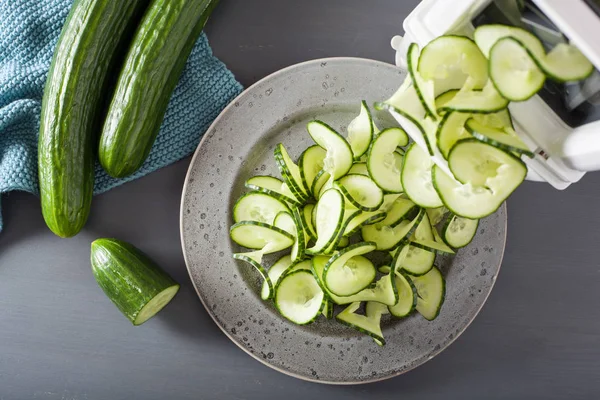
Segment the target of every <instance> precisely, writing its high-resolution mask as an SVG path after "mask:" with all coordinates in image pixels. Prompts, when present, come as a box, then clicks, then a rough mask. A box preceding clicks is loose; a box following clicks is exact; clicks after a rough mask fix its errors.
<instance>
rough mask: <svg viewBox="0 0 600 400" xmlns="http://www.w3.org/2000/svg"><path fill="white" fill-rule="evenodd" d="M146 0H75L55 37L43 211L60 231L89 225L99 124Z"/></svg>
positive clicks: (42, 161)
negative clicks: (108, 92)
mask: <svg viewBox="0 0 600 400" xmlns="http://www.w3.org/2000/svg"><path fill="white" fill-rule="evenodd" d="M147 3H148V0H131V1H107V0H78V1H77V2H76V3H75V4H74V5H73V6H72V8H71V12H70V13H69V16H68V18H67V20H66V22H65V25H64V27H63V30H62V33H61V36H60V39H59V41H58V44H57V47H56V50H55V52H54V58H53V60H52V64H51V67H50V72H49V74H48V80H47V82H46V87H45V90H44V97H43V101H42V112H41V121H40V135H39V145H38V147H39V152H38V165H39V170H38V173H39V184H40V198H41V204H42V214H43V216H44V220H45V221H46V224H47V225H48V227H49V228H50V230H52V232H54V233H55V234H56V235H58V236H60V237H71V236H74V235H76V234H77V233H78V232H79V231H80V230H81V229H82V228H83V226H84V225H85V223H86V221H87V218H88V215H89V212H90V206H91V202H92V193H93V188H94V162H95V155H94V150H95V143H94V142H95V138H96V137H97V136H96V134H97V126H98V123H99V121H100V118H102V110H103V107H104V105H105V103H104V102H105V101H106V100H105V99H106V97H107V95H106V92H107V89H108V87H109V85H110V84H111V82H110V79H111V78H110V77H111V75H112V74H111V72H112V71H113V69H114V68H115V67H116V66H118V62H119V61H120V58H119V51H120V50H122V46H123V45H124V44H125V41H126V40H127V39H128V34H129V33H130V32H129V31H130V30H131V27H132V25H133V24H135V22H136V21H137V19H138V17H139V15H140V14H141V11H143V8H144V7H145V6H146V5H147Z"/></svg>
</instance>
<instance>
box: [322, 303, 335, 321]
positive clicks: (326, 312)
mask: <svg viewBox="0 0 600 400" xmlns="http://www.w3.org/2000/svg"><path fill="white" fill-rule="evenodd" d="M321 314H323V316H324V317H325V318H327V319H331V318H333V303H332V302H331V301H330V300H325V302H324V303H323V309H322V310H321Z"/></svg>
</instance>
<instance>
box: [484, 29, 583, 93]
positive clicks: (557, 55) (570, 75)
mask: <svg viewBox="0 0 600 400" xmlns="http://www.w3.org/2000/svg"><path fill="white" fill-rule="evenodd" d="M504 37H512V38H515V39H517V40H519V41H520V42H521V43H522V44H523V46H524V47H525V48H526V49H527V51H528V52H529V54H530V56H531V57H532V58H533V60H534V61H535V62H536V64H537V65H538V67H539V68H540V69H541V70H542V71H544V73H545V74H546V75H547V76H548V77H550V78H552V79H554V80H556V81H558V82H568V81H578V80H581V79H585V78H587V77H588V76H589V75H590V74H591V73H592V72H593V71H594V66H593V64H592V63H591V62H590V61H589V60H588V59H587V58H586V57H585V56H584V55H583V54H582V53H581V51H579V49H577V48H576V47H575V46H573V45H570V44H566V43H559V44H558V45H556V47H555V48H554V49H552V50H551V51H550V52H549V53H548V54H546V50H545V49H544V46H543V44H542V42H541V41H540V40H539V39H538V38H537V37H536V36H535V35H533V34H532V33H530V32H529V31H526V30H525V29H521V28H518V27H514V26H506V25H483V26H480V27H478V28H477V29H475V33H474V38H475V43H477V46H479V48H480V49H481V51H482V52H483V54H484V55H485V56H486V57H488V58H489V57H490V53H491V49H492V47H493V46H494V45H495V44H496V42H498V40H500V39H502V38H504Z"/></svg>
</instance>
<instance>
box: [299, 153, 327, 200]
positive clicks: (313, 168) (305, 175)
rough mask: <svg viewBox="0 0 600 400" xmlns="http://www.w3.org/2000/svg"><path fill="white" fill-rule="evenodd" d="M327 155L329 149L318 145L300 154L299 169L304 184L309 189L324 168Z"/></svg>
mask: <svg viewBox="0 0 600 400" xmlns="http://www.w3.org/2000/svg"><path fill="white" fill-rule="evenodd" d="M326 155H327V151H326V150H324V149H323V148H321V147H320V146H318V145H314V146H310V147H309V148H307V149H306V150H304V152H303V153H302V154H301V155H300V160H299V162H298V169H299V170H300V178H301V179H302V184H303V185H304V187H305V188H306V190H307V191H310V189H311V188H312V185H313V182H314V181H315V178H316V176H317V174H318V173H319V171H321V170H322V169H323V162H324V161H325V156H326Z"/></svg>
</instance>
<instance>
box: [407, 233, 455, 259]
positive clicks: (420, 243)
mask: <svg viewBox="0 0 600 400" xmlns="http://www.w3.org/2000/svg"><path fill="white" fill-rule="evenodd" d="M434 235H435V233H434ZM410 245H411V246H412V247H416V248H419V249H423V250H426V251H430V252H437V253H442V254H443V253H445V254H454V250H452V249H451V248H450V247H448V245H446V244H445V243H442V241H441V240H440V241H439V242H438V241H436V240H426V239H416V240H411V242H410Z"/></svg>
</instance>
